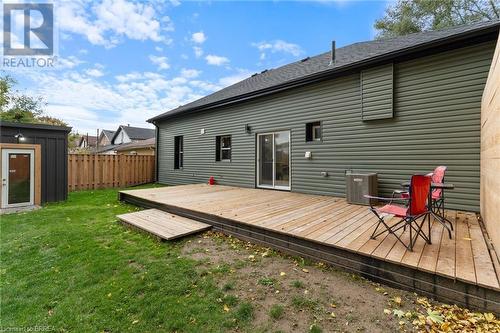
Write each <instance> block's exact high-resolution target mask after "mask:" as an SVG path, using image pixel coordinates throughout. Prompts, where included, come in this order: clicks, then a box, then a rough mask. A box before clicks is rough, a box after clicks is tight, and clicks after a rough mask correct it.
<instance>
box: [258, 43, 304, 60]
mask: <svg viewBox="0 0 500 333" xmlns="http://www.w3.org/2000/svg"><path fill="white" fill-rule="evenodd" d="M252 46H253V47H255V48H257V49H258V50H259V51H260V59H261V60H264V59H265V58H266V54H267V52H271V53H278V52H281V53H286V54H291V55H293V56H294V57H298V56H299V55H301V54H302V53H304V50H302V48H301V47H300V46H299V45H297V44H293V43H288V42H285V41H284V40H281V39H278V40H275V41H272V42H266V41H262V42H258V43H252Z"/></svg>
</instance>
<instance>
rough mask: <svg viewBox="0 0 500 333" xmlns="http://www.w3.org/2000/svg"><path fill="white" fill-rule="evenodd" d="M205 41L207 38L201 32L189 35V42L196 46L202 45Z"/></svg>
mask: <svg viewBox="0 0 500 333" xmlns="http://www.w3.org/2000/svg"><path fill="white" fill-rule="evenodd" d="M206 40H207V37H206V36H205V34H204V33H203V31H199V32H195V33H194V34H192V35H191V41H193V42H194V43H196V44H203V43H204V42H205V41H206Z"/></svg>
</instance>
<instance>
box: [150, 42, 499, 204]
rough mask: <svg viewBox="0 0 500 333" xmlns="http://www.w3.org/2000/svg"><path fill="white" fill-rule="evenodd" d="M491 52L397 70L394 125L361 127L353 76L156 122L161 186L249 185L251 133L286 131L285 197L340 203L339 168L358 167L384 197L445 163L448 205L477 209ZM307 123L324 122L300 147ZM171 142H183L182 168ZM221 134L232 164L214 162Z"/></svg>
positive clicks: (489, 47) (451, 55) (488, 46)
mask: <svg viewBox="0 0 500 333" xmlns="http://www.w3.org/2000/svg"><path fill="white" fill-rule="evenodd" d="M494 47H495V44H494V42H486V43H481V44H478V45H475V46H470V47H466V48H462V49H458V50H452V51H447V52H443V53H440V54H436V55H430V56H426V57H421V58H418V59H413V60H409V61H404V62H400V63H394V68H393V70H394V74H393V75H394V97H393V98H394V101H393V111H394V117H393V118H391V119H382V120H370V121H363V120H362V110H361V109H362V103H361V79H360V77H361V75H360V73H355V74H351V75H348V76H344V77H340V78H335V79H331V80H328V81H323V82H320V83H315V84H310V85H307V86H304V87H300V88H295V89H291V90H288V91H283V92H280V93H276V94H273V95H270V96H266V97H261V98H258V99H255V100H250V101H247V102H244V103H239V104H236V105H233V106H227V107H221V108H219V109H217V110H212V111H210V112H208V111H205V112H198V113H194V114H189V115H184V116H181V117H175V118H172V119H167V120H165V121H163V122H160V123H159V124H158V126H159V141H158V171H159V172H158V177H159V182H160V183H164V184H171V185H177V184H190V183H200V182H206V181H207V180H208V178H209V177H210V176H214V177H215V178H216V180H217V182H218V183H219V184H223V185H233V186H242V187H255V169H256V166H255V165H256V161H255V153H256V134H257V133H262V132H270V131H276V130H290V132H291V152H292V156H291V161H292V162H291V170H292V171H291V172H292V176H291V178H292V179H291V189H292V191H296V192H303V193H311V194H325V195H333V196H344V195H345V176H344V175H345V171H346V170H357V171H366V172H377V173H378V174H379V191H380V192H381V194H382V195H387V194H390V192H391V191H392V190H393V189H395V188H399V187H400V186H399V184H400V182H401V181H404V180H407V179H408V178H409V176H410V175H412V174H414V173H426V172H429V171H432V170H433V169H434V167H435V166H437V165H447V166H448V172H447V174H446V181H447V182H451V183H453V184H455V187H456V188H455V190H453V191H448V192H447V193H446V196H447V204H448V207H450V208H456V209H462V210H472V211H478V210H479V178H480V172H479V161H480V159H479V155H480V108H481V95H482V92H483V89H484V86H485V82H486V78H487V75H488V70H489V66H490V64H491V59H492V56H493V51H494ZM314 121H321V123H322V141H321V142H306V140H305V139H306V138H305V124H306V123H308V122H314ZM245 124H249V125H250V127H251V133H250V134H248V133H246V132H245ZM202 128H203V129H205V134H203V135H202V134H200V130H201V129H202ZM176 135H183V136H184V168H183V169H180V170H174V159H173V156H174V136H176ZM218 135H231V136H232V160H231V162H216V161H215V137H216V136H218ZM306 151H311V152H312V156H313V157H312V159H311V160H307V159H305V158H304V153H305V152H306ZM322 171H326V172H328V174H329V176H328V177H322V176H321V172H322Z"/></svg>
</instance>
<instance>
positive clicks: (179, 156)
mask: <svg viewBox="0 0 500 333" xmlns="http://www.w3.org/2000/svg"><path fill="white" fill-rule="evenodd" d="M183 164H184V139H183V137H182V135H180V136H176V137H174V169H180V168H182V166H183Z"/></svg>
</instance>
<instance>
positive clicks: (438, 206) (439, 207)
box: [432, 165, 453, 230]
mask: <svg viewBox="0 0 500 333" xmlns="http://www.w3.org/2000/svg"><path fill="white" fill-rule="evenodd" d="M446 169H447V167H445V166H442V165H441V166H438V167H437V168H436V169H434V172H433V173H432V182H433V183H439V184H441V183H444V174H445V173H446ZM432 209H433V210H434V211H437V213H438V214H439V215H441V216H444V191H443V189H440V188H436V189H433V190H432ZM450 225H451V230H453V225H452V224H451V223H450Z"/></svg>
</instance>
